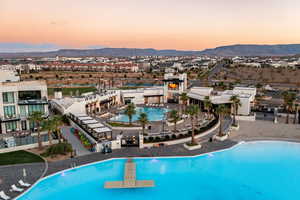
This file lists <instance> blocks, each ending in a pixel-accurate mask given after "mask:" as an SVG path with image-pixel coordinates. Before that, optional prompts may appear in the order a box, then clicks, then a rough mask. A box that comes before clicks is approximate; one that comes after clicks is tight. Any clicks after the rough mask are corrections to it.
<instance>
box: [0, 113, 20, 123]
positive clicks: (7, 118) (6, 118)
mask: <svg viewBox="0 0 300 200" xmlns="http://www.w3.org/2000/svg"><path fill="white" fill-rule="evenodd" d="M17 120H20V115H17V114H14V115H4V116H0V121H1V122H9V121H17Z"/></svg>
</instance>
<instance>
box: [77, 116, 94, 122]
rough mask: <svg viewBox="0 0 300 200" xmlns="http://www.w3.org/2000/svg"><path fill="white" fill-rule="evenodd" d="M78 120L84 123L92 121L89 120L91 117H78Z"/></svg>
mask: <svg viewBox="0 0 300 200" xmlns="http://www.w3.org/2000/svg"><path fill="white" fill-rule="evenodd" d="M78 119H79V120H80V121H84V120H85V121H86V120H92V119H93V118H91V117H88V116H87V117H78Z"/></svg>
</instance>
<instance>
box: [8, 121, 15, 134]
mask: <svg viewBox="0 0 300 200" xmlns="http://www.w3.org/2000/svg"><path fill="white" fill-rule="evenodd" d="M5 128H6V132H11V131H16V130H17V122H16V121H13V122H6V123H5Z"/></svg>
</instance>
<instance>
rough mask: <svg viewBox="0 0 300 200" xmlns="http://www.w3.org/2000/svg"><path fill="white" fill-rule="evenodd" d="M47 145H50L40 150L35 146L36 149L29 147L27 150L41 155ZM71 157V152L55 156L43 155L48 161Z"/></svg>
mask: <svg viewBox="0 0 300 200" xmlns="http://www.w3.org/2000/svg"><path fill="white" fill-rule="evenodd" d="M47 147H48V146H44V147H43V149H42V150H39V149H38V148H34V149H28V150H27V151H29V152H32V153H34V154H38V155H41V154H42V153H44V152H45V151H46V149H47ZM42 157H43V156H42ZM70 157H71V153H68V154H67V155H57V156H55V157H43V158H44V159H46V160H47V161H48V162H56V161H60V160H66V159H68V158H70Z"/></svg>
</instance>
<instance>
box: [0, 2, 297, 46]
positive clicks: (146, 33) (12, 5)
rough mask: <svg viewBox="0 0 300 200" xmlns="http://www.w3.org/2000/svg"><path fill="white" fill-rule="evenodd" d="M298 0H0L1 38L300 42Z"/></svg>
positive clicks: (71, 42) (80, 42)
mask: <svg viewBox="0 0 300 200" xmlns="http://www.w3.org/2000/svg"><path fill="white" fill-rule="evenodd" d="M299 7H300V1H299V0H286V1H284V2H283V1H282V0H252V1H250V0H249V1H248V0H243V1H241V0H185V1H183V0H152V1H149V0H111V1H104V0H85V1H83V0H76V1H75V0H44V1H40V0H26V1H20V0H1V1H0V27H1V31H0V42H24V43H55V44H58V45H62V46H68V47H76V48H82V47H85V46H89V45H102V46H108V47H129V48H131V47H136V48H156V49H185V50H200V49H205V48H212V47H216V46H221V45H229V44H250V43H251V44H287V43H300V26H299V20H300V12H299Z"/></svg>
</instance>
